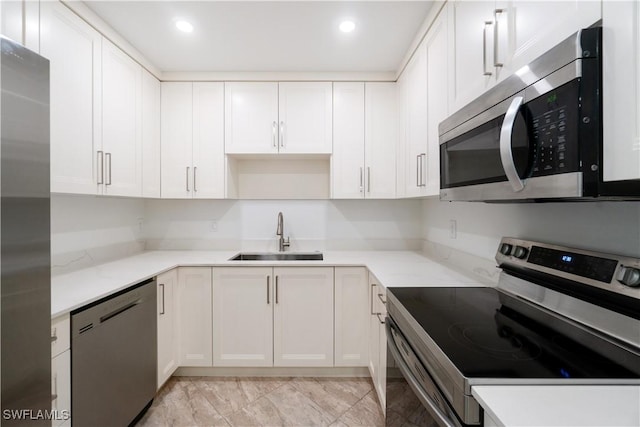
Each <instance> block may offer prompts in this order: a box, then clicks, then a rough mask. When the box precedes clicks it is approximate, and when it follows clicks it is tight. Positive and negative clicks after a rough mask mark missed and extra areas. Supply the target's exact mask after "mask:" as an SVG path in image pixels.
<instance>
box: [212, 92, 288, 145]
mask: <svg viewBox="0 0 640 427" xmlns="http://www.w3.org/2000/svg"><path fill="white" fill-rule="evenodd" d="M224 87H225V94H224V112H225V114H224V130H225V135H224V148H225V152H226V153H228V154H238V153H277V152H278V145H279V142H278V83H254V82H251V83H225V86H224Z"/></svg>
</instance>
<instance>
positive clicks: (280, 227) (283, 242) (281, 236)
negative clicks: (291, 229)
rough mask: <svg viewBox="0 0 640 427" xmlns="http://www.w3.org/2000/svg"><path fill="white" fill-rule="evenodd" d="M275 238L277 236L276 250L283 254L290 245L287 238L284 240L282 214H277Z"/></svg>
mask: <svg viewBox="0 0 640 427" xmlns="http://www.w3.org/2000/svg"><path fill="white" fill-rule="evenodd" d="M276 236H278V250H279V251H280V252H284V251H285V249H286V248H288V247H289V245H290V244H291V243H290V242H289V238H288V237H287V238H286V239H285V238H284V216H283V215H282V212H278V226H277V228H276Z"/></svg>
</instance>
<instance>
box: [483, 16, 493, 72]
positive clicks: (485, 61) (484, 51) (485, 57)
mask: <svg viewBox="0 0 640 427" xmlns="http://www.w3.org/2000/svg"><path fill="white" fill-rule="evenodd" d="M492 24H493V22H491V21H484V30H482V72H483V74H484V75H485V76H490V75H491V74H492V73H491V71H487V27H488V26H489V25H492Z"/></svg>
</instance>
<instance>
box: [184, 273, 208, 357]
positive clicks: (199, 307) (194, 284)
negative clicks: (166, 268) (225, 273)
mask: <svg viewBox="0 0 640 427" xmlns="http://www.w3.org/2000/svg"><path fill="white" fill-rule="evenodd" d="M211 276H212V274H211V268H210V267H180V268H179V269H178V311H177V313H178V325H179V328H178V329H179V337H180V338H179V345H178V348H179V360H180V366H211V365H212V344H211V336H212V333H211V332H212V331H211V325H212V319H211V316H212V313H211V305H212V301H211V287H212V286H211V279H212V277H211Z"/></svg>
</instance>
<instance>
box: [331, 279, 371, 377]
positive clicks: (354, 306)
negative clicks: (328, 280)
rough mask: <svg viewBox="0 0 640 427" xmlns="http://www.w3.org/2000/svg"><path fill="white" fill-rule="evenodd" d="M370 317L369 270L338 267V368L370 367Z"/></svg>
mask: <svg viewBox="0 0 640 427" xmlns="http://www.w3.org/2000/svg"><path fill="white" fill-rule="evenodd" d="M369 316H370V314H369V291H368V281H367V270H366V268H364V267H336V269H335V332H334V337H335V343H334V346H335V356H334V364H335V366H353V367H367V366H368V364H369V347H368V345H369V341H368V339H367V338H368V335H369Z"/></svg>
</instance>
